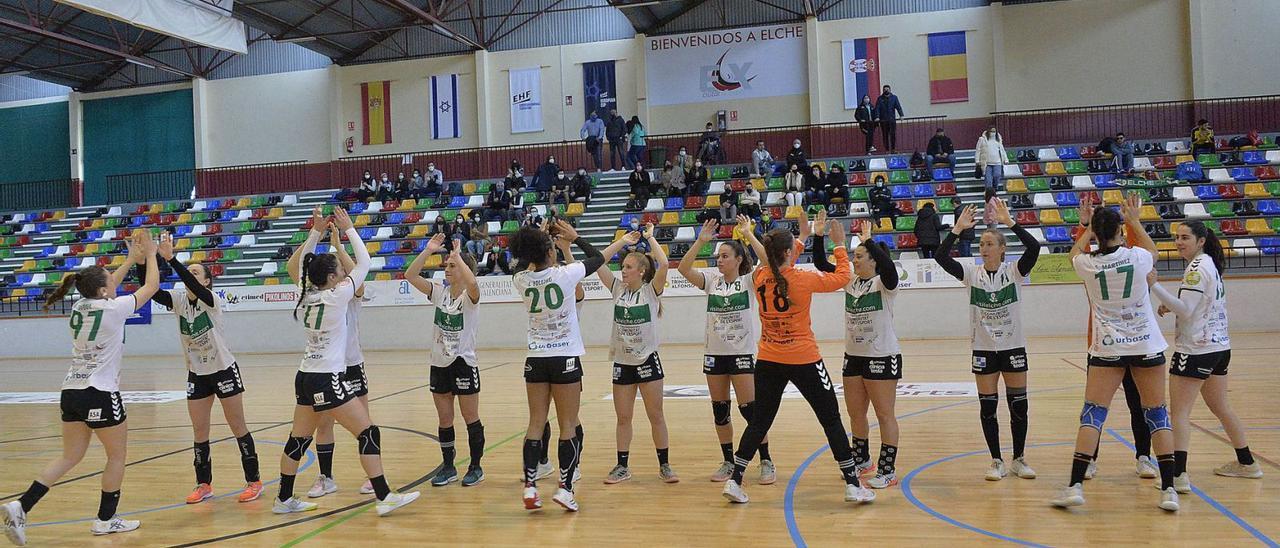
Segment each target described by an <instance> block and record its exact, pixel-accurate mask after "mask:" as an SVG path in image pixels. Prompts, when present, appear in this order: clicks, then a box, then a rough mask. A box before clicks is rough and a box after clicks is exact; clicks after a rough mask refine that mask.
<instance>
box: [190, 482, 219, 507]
mask: <svg viewBox="0 0 1280 548" xmlns="http://www.w3.org/2000/svg"><path fill="white" fill-rule="evenodd" d="M211 498H213V487H210V486H209V484H207V483H201V484H199V485H197V486H196V488H195V489H193V490H192V491H191V494H190V495H187V504H199V503H201V502H204V501H206V500H209V499H211Z"/></svg>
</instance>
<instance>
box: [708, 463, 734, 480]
mask: <svg viewBox="0 0 1280 548" xmlns="http://www.w3.org/2000/svg"><path fill="white" fill-rule="evenodd" d="M731 477H733V463H732V462H729V461H724V462H721V463H720V467H719V468H717V469H716V471H715V473H713V474H711V481H714V482H717V483H718V482H722V481H729V478H731Z"/></svg>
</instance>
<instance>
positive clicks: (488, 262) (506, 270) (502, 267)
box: [476, 244, 515, 276]
mask: <svg viewBox="0 0 1280 548" xmlns="http://www.w3.org/2000/svg"><path fill="white" fill-rule="evenodd" d="M513 262H515V261H513V260H512V258H511V251H510V250H508V249H507V248H505V247H500V246H499V245H498V244H493V245H492V246H490V248H489V253H488V254H486V255H485V256H484V257H482V258H481V259H480V260H479V261H477V263H478V264H477V265H476V266H477V268H478V269H479V271H480V275H481V276H510V275H511V274H512V271H511V263H513Z"/></svg>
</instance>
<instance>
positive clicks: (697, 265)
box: [693, 259, 707, 268]
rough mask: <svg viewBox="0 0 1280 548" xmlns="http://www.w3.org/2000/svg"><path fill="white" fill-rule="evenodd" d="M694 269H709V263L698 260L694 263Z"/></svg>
mask: <svg viewBox="0 0 1280 548" xmlns="http://www.w3.org/2000/svg"><path fill="white" fill-rule="evenodd" d="M693 267H694V268H706V267H707V261H704V260H702V259H698V260H696V261H694V262H693Z"/></svg>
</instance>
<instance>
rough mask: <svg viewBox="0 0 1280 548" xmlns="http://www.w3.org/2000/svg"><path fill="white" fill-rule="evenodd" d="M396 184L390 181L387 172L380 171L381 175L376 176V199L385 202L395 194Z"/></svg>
mask: <svg viewBox="0 0 1280 548" xmlns="http://www.w3.org/2000/svg"><path fill="white" fill-rule="evenodd" d="M395 192H396V185H395V183H392V182H391V178H390V177H388V176H387V172H385V171H384V172H382V176H381V177H379V178H378V194H377V200H378V201H379V202H385V201H387V200H390V199H391V197H392V196H394V195H395Z"/></svg>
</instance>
